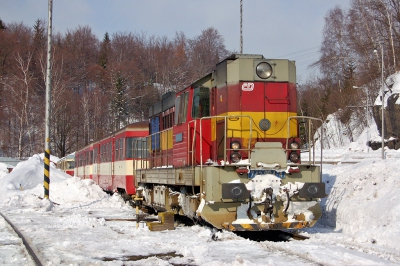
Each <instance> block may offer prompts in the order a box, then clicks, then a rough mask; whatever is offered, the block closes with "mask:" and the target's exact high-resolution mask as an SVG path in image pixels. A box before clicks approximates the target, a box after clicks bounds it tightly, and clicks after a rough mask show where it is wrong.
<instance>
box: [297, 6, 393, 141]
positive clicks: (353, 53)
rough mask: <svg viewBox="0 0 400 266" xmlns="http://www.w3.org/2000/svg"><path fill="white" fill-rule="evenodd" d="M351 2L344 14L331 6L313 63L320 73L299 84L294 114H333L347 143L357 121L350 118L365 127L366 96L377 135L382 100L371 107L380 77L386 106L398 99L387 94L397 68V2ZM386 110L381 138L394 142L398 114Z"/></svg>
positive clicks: (389, 92) (318, 115) (378, 87)
mask: <svg viewBox="0 0 400 266" xmlns="http://www.w3.org/2000/svg"><path fill="white" fill-rule="evenodd" d="M350 3H351V4H350V8H349V9H348V10H345V9H341V8H339V7H335V8H333V9H332V10H330V11H329V12H328V13H327V14H326V17H325V25H324V30H323V42H322V44H321V48H320V59H319V60H318V62H315V63H314V64H313V67H316V68H317V69H318V70H319V72H320V73H321V75H319V76H316V77H310V78H309V79H308V80H307V81H306V82H305V83H304V84H301V85H300V86H299V100H300V104H299V106H300V110H299V112H300V113H301V114H303V115H310V116H316V117H321V118H322V119H326V118H327V116H328V115H329V114H333V113H335V114H336V115H337V116H338V118H339V119H340V121H341V122H342V123H344V125H345V126H346V127H347V129H346V132H344V133H345V134H350V139H352V136H351V135H352V133H353V129H354V128H353V125H357V123H354V121H353V123H352V122H351V121H350V120H351V119H356V120H358V121H362V123H363V124H364V126H366V125H367V120H366V117H367V113H366V109H365V108H366V106H367V98H368V99H369V101H368V106H369V109H368V111H369V115H370V117H372V116H373V117H374V118H375V121H376V124H377V126H378V129H379V131H380V132H381V106H382V105H381V101H380V100H379V101H377V105H376V106H374V107H373V108H372V105H373V104H374V103H375V100H376V99H377V97H378V96H379V95H381V94H380V90H381V88H382V76H383V81H384V83H385V84H384V86H383V88H384V90H385V102H391V101H393V100H391V98H393V99H394V100H395V98H397V97H398V94H397V95H391V94H392V90H391V86H393V83H394V81H393V80H391V78H390V76H391V75H392V74H394V73H395V72H396V71H398V70H399V59H400V58H399V57H400V1H399V0H366V1H364V0H351V1H350ZM388 77H389V78H388ZM388 98H389V100H388ZM378 99H380V98H378ZM378 103H379V105H378ZM385 105H386V104H385ZM390 109H393V108H387V107H386V108H385V111H384V116H385V138H389V137H397V138H398V137H399V135H400V124H399V122H398V121H400V110H390ZM395 109H399V105H397V106H396V108H395ZM395 112H397V115H396V116H395ZM372 122H373V120H372ZM396 123H397V125H396Z"/></svg>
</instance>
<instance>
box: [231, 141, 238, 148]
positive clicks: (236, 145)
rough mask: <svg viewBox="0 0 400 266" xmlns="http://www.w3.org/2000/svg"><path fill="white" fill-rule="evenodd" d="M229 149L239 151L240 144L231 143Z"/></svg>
mask: <svg viewBox="0 0 400 266" xmlns="http://www.w3.org/2000/svg"><path fill="white" fill-rule="evenodd" d="M231 149H232V150H239V149H240V142H239V141H237V140H235V141H232V142H231Z"/></svg>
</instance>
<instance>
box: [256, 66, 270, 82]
mask: <svg viewBox="0 0 400 266" xmlns="http://www.w3.org/2000/svg"><path fill="white" fill-rule="evenodd" d="M256 74H257V76H258V77H259V78H261V79H267V78H269V77H271V75H272V66H271V65H270V64H269V63H267V62H261V63H259V64H258V65H257V67H256Z"/></svg>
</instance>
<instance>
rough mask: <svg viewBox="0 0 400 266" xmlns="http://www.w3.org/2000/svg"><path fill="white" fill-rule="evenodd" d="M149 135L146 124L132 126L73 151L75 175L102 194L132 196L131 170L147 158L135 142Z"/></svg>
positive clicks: (142, 149)
mask: <svg viewBox="0 0 400 266" xmlns="http://www.w3.org/2000/svg"><path fill="white" fill-rule="evenodd" d="M148 132H149V131H148V122H138V123H134V124H131V125H129V126H127V127H125V128H123V129H121V130H119V131H117V132H115V133H114V134H111V135H109V136H107V137H105V138H103V139H102V140H100V141H97V142H94V143H91V144H90V145H88V146H86V147H85V148H83V149H81V150H80V151H78V152H76V155H75V157H76V170H75V171H76V176H78V177H80V178H85V179H93V181H94V182H95V183H96V184H98V185H99V186H100V187H101V188H103V189H104V190H105V191H109V192H117V191H118V192H120V193H122V194H126V195H133V194H135V193H136V189H135V180H134V172H135V171H134V167H136V164H137V161H141V158H142V157H147V154H146V153H147V149H146V148H142V147H141V146H137V145H141V144H142V142H141V141H138V140H139V139H141V138H142V137H145V136H147V135H148ZM134 150H135V152H134ZM139 150H140V152H139ZM140 164H142V162H140Z"/></svg>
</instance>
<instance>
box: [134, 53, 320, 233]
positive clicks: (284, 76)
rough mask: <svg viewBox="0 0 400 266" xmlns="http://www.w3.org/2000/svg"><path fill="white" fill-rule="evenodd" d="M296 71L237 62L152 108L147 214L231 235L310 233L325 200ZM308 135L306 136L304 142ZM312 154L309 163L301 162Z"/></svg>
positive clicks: (144, 172) (271, 63) (236, 58)
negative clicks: (171, 215)
mask: <svg viewBox="0 0 400 266" xmlns="http://www.w3.org/2000/svg"><path fill="white" fill-rule="evenodd" d="M296 101H297V96H296V67H295V64H294V62H293V61H289V60H283V59H274V60H272V59H265V58H264V57H263V56H262V55H242V54H235V55H232V56H230V57H228V58H226V59H225V60H223V61H222V62H220V63H219V64H218V65H217V66H216V68H215V70H214V71H213V72H211V73H210V74H208V75H206V76H205V77H203V78H201V79H199V80H197V81H196V82H194V83H193V84H191V85H190V86H189V87H187V88H185V89H183V90H181V91H179V92H176V93H175V92H170V93H168V94H166V95H165V96H164V97H163V99H162V101H160V102H158V103H156V104H155V105H154V106H152V107H151V108H150V136H149V137H148V138H147V139H146V140H145V141H144V142H146V143H145V144H142V145H140V146H142V147H147V148H148V158H147V159H148V160H147V163H146V164H145V165H144V166H143V167H140V166H138V167H137V168H136V185H137V187H138V191H139V192H141V193H142V194H141V195H140V196H141V197H143V198H144V201H143V204H144V205H147V206H148V207H151V208H154V209H156V210H157V211H174V212H175V213H177V214H181V215H185V216H188V217H190V218H192V219H195V220H203V221H206V222H207V223H209V224H211V225H212V226H214V227H216V228H218V229H227V230H231V231H246V230H249V231H257V230H282V229H290V228H304V227H310V226H312V225H314V224H315V222H316V221H317V220H318V219H319V218H320V217H321V214H322V212H321V208H320V205H319V202H320V199H321V198H323V197H325V184H324V183H323V182H322V181H321V168H320V165H319V164H316V163H315V160H313V159H312V156H313V155H314V154H315V151H314V152H312V151H311V150H310V148H313V147H314V145H313V143H312V140H311V138H306V137H304V136H303V134H305V133H309V134H310V135H311V134H312V133H313V130H314V128H315V126H316V125H317V124H318V123H319V122H320V120H319V119H314V118H311V117H298V116H297V106H296V104H297V102H296ZM300 133H301V135H302V136H300ZM302 152H307V153H306V154H307V155H308V158H307V160H301V157H300V155H301V153H302Z"/></svg>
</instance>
